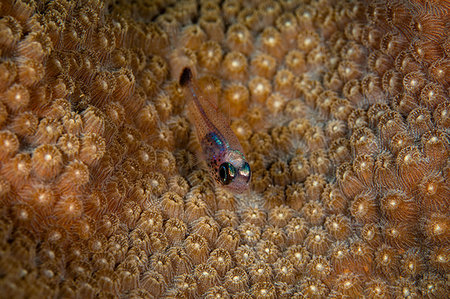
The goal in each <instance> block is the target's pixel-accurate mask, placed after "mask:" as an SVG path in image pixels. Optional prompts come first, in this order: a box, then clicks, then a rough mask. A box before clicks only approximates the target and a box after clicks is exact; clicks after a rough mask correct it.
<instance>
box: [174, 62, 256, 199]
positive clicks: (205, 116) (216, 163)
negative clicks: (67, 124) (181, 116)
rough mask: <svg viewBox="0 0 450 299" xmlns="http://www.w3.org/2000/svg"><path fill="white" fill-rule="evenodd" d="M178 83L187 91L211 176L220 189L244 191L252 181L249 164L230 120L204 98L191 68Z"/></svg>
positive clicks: (189, 106) (190, 112) (192, 115)
mask: <svg viewBox="0 0 450 299" xmlns="http://www.w3.org/2000/svg"><path fill="white" fill-rule="evenodd" d="M179 83H180V85H181V86H182V87H183V88H184V89H185V95H186V97H187V98H188V116H189V119H190V121H191V122H192V123H194V125H195V129H196V133H197V138H198V140H199V141H200V144H201V147H202V151H203V158H204V159H205V160H206V162H207V164H208V166H209V168H210V170H211V174H212V176H213V177H214V179H215V180H216V181H217V182H218V183H219V184H220V185H221V186H223V187H225V188H227V189H229V190H231V191H233V192H236V193H242V192H244V191H245V190H246V189H247V188H248V185H249V182H250V177H251V170H250V165H249V164H248V163H247V161H246V159H245V156H244V154H243V150H242V146H241V144H240V143H239V140H238V138H237V137H236V135H235V134H234V133H233V131H232V130H231V128H230V126H229V124H228V121H227V119H226V118H225V116H224V115H223V114H222V113H221V112H220V111H219V109H218V108H217V107H216V105H214V103H212V102H211V101H210V100H209V99H208V98H207V97H205V96H204V95H202V92H201V90H200V89H199V88H198V86H197V83H196V80H195V78H194V77H193V74H192V71H191V69H190V68H189V67H185V68H184V69H183V71H182V73H181V76H180V79H179Z"/></svg>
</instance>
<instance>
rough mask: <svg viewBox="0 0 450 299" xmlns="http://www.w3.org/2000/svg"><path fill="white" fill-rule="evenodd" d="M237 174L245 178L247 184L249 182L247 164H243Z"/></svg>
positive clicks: (248, 166) (249, 172) (248, 167)
mask: <svg viewBox="0 0 450 299" xmlns="http://www.w3.org/2000/svg"><path fill="white" fill-rule="evenodd" d="M239 173H240V174H241V175H242V176H243V177H246V178H247V183H248V181H249V180H250V174H251V171H250V165H248V163H247V162H244V164H243V165H242V167H241V169H240V170H239Z"/></svg>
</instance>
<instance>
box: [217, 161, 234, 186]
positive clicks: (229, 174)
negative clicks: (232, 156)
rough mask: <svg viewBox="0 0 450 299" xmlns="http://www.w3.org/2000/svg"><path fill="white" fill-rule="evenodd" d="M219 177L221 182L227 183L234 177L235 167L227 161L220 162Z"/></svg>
mask: <svg viewBox="0 0 450 299" xmlns="http://www.w3.org/2000/svg"><path fill="white" fill-rule="evenodd" d="M219 177H220V180H221V182H222V184H224V185H228V184H229V183H231V182H232V181H233V180H234V178H235V177H236V168H234V166H233V165H232V164H231V163H229V162H225V163H222V164H221V165H220V167H219Z"/></svg>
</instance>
